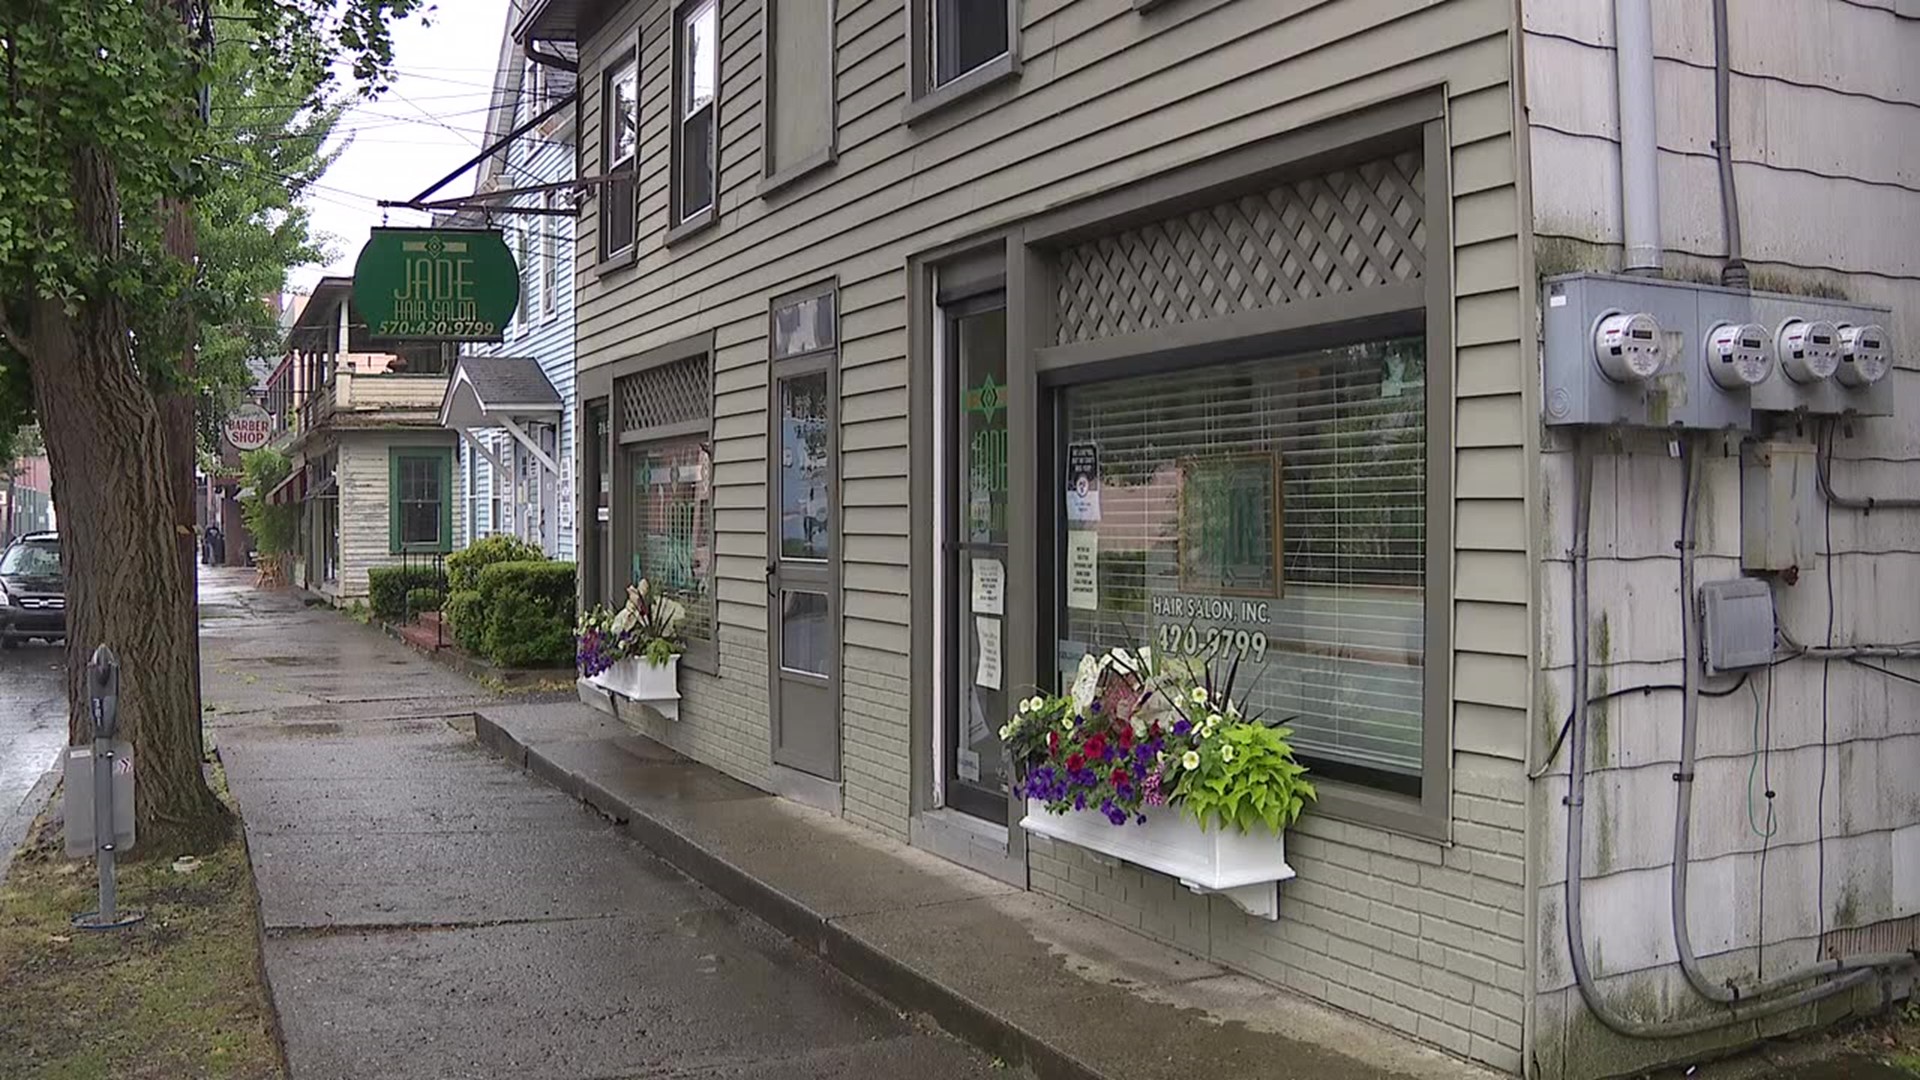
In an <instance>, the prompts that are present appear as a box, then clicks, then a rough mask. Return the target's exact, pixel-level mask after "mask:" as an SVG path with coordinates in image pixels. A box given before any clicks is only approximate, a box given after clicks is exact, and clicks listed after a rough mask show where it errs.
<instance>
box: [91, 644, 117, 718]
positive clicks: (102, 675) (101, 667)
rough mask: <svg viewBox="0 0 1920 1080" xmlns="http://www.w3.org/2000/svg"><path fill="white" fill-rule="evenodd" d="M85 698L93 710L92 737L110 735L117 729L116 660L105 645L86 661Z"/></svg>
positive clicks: (94, 651) (111, 651)
mask: <svg viewBox="0 0 1920 1080" xmlns="http://www.w3.org/2000/svg"><path fill="white" fill-rule="evenodd" d="M87 701H88V703H89V705H90V706H91V708H92V710H93V737H94V738H96V739H111V738H113V737H114V736H115V735H117V734H119V732H120V661H119V660H118V659H117V658H116V657H115V656H114V655H113V650H112V649H109V648H107V647H106V646H105V645H102V646H100V647H99V648H97V649H95V650H93V659H92V660H90V661H88V662H87Z"/></svg>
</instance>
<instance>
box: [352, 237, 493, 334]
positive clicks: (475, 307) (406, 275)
mask: <svg viewBox="0 0 1920 1080" xmlns="http://www.w3.org/2000/svg"><path fill="white" fill-rule="evenodd" d="M353 303H354V306H355V307H356V308H358V309H359V312H360V315H361V317H362V318H364V319H365V320H366V321H367V332H368V334H369V335H370V336H372V337H373V338H374V339H375V340H379V341H499V340H501V334H502V332H503V331H504V329H505V327H506V325H507V322H508V321H509V320H511V319H512V318H513V312H514V309H515V308H516V307H518V306H519V304H520V268H519V267H518V266H516V265H515V264H514V261H513V253H512V252H510V251H508V250H507V242H506V240H505V239H504V238H503V237H502V236H501V234H500V233H498V232H496V231H493V230H491V229H375V230H373V236H372V237H371V238H370V239H368V240H367V244H366V246H365V247H363V248H361V249H360V258H359V261H357V262H355V263H354V266H353Z"/></svg>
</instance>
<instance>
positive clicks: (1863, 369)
mask: <svg viewBox="0 0 1920 1080" xmlns="http://www.w3.org/2000/svg"><path fill="white" fill-rule="evenodd" d="M1892 363H1893V361H1892V350H1891V349H1889V348H1887V331H1886V329H1885V328H1884V327H1879V326H1843V327H1841V328H1840V369H1839V371H1838V372H1836V374H1837V375H1839V377H1840V383H1841V385H1843V386H1851V387H1860V386H1872V385H1873V384H1874V383H1877V382H1879V381H1880V380H1881V379H1884V378H1886V377H1887V368H1889V367H1891V366H1892Z"/></svg>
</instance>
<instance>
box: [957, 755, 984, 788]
mask: <svg viewBox="0 0 1920 1080" xmlns="http://www.w3.org/2000/svg"><path fill="white" fill-rule="evenodd" d="M953 767H954V770H955V771H957V772H958V773H959V774H960V779H962V780H965V781H967V782H968V783H973V784H977V783H979V782H980V755H979V754H978V753H976V752H974V751H972V750H962V751H960V753H959V755H958V756H957V757H956V758H955V759H954V762H953Z"/></svg>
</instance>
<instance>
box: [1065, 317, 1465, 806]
mask: <svg viewBox="0 0 1920 1080" xmlns="http://www.w3.org/2000/svg"><path fill="white" fill-rule="evenodd" d="M1061 406H1062V411H1061V418H1062V428H1063V432H1062V436H1063V437H1062V441H1063V443H1064V444H1065V447H1064V450H1065V455H1064V459H1063V460H1062V462H1061V465H1062V468H1061V473H1062V479H1063V484H1062V496H1061V497H1062V518H1063V522H1062V524H1063V527H1064V529H1065V535H1064V538H1063V543H1062V544H1061V545H1060V550H1061V552H1062V566H1061V569H1060V575H1059V579H1060V581H1061V583H1062V584H1061V592H1062V597H1061V603H1062V606H1061V614H1060V617H1059V620H1058V625H1059V626H1060V627H1061V628H1062V634H1061V637H1062V638H1063V640H1062V641H1061V643H1060V656H1061V663H1062V665H1063V667H1065V666H1067V665H1070V664H1071V663H1074V662H1077V660H1078V658H1079V656H1080V655H1081V654H1083V653H1085V652H1088V651H1094V652H1099V651H1104V650H1105V649H1108V648H1111V647H1113V646H1120V645H1124V646H1135V647H1137V646H1151V647H1152V648H1154V649H1155V650H1159V651H1163V652H1165V653H1169V654H1183V655H1189V656H1195V657H1200V658H1204V659H1208V660H1211V661H1215V662H1218V663H1219V664H1221V665H1223V671H1224V667H1230V666H1232V665H1234V664H1236V663H1237V664H1238V668H1239V670H1238V679H1237V685H1238V687H1240V688H1242V689H1241V690H1240V691H1239V692H1238V694H1239V696H1241V697H1243V698H1244V702H1245V705H1246V706H1247V707H1249V708H1250V709H1252V710H1255V711H1257V712H1259V713H1260V714H1261V715H1262V716H1263V717H1264V718H1266V719H1268V720H1270V721H1276V722H1285V723H1286V724H1287V725H1288V726H1289V727H1291V728H1292V729H1293V730H1294V744H1295V746H1296V748H1297V749H1298V750H1299V751H1300V752H1301V753H1302V755H1303V756H1306V757H1308V758H1310V759H1311V762H1312V764H1313V765H1314V767H1315V769H1316V771H1318V772H1320V773H1321V774H1322V775H1330V776H1346V777H1349V778H1352V779H1356V780H1361V781H1363V782H1368V783H1372V784H1375V785H1378V786H1382V787H1386V788H1389V789H1393V790H1398V791H1404V792H1412V793H1417V792H1418V791H1419V786H1420V762H1421V747H1422V723H1421V718H1422V713H1421V703H1422V683H1423V667H1424V663H1425V640H1424V622H1425V609H1426V592H1425V589H1426V574H1425V565H1426V532H1427V530H1426V523H1427V515H1426V460H1427V458H1426V455H1427V445H1426V386H1425V352H1424V347H1423V343H1422V341H1421V339H1418V338H1409V339H1404V340H1396V341H1389V342H1383V343H1376V344H1367V345H1358V346H1352V347H1347V348H1339V349H1330V350H1326V351H1322V352H1314V353H1308V354H1304V355H1296V356H1289V357H1281V358H1274V359H1266V360H1259V361H1253V362H1248V363H1235V364H1229V365H1220V366H1216V367H1210V368H1204V369H1200V370H1183V371H1180V372H1177V373H1169V374H1162V375H1152V376H1146V377H1140V378H1131V379H1123V380H1115V381H1111V382H1103V383H1096V384H1089V385H1083V386H1075V387H1072V388H1069V389H1067V390H1065V391H1063V395H1062V403H1061Z"/></svg>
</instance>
